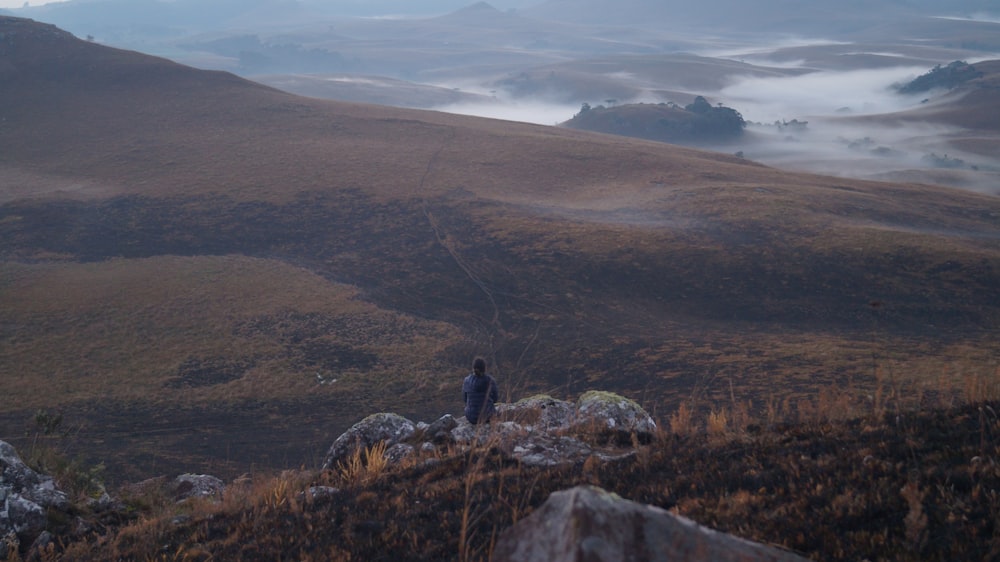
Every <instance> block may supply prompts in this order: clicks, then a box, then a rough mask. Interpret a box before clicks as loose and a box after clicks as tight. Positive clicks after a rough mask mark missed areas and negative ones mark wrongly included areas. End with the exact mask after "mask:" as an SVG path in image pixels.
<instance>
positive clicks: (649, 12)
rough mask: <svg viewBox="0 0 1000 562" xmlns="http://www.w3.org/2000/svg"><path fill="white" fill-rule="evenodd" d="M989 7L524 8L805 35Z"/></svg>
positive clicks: (713, 4)
mask: <svg viewBox="0 0 1000 562" xmlns="http://www.w3.org/2000/svg"><path fill="white" fill-rule="evenodd" d="M991 11H992V12H996V11H997V9H996V7H995V6H994V5H993V3H992V2H989V1H987V0H966V1H962V2H943V1H933V0H929V1H926V2H908V1H906V0H880V1H878V2H864V1H861V0H847V1H844V2H837V3H831V2H827V1H825V0H813V1H806V2H800V1H795V0H769V1H768V2H763V3H762V2H754V3H749V2H740V1H738V0H708V1H705V2H686V1H682V0H666V1H662V2H661V1H651V0H623V1H620V2H619V1H614V2H609V1H607V0H582V1H577V0H548V1H545V2H542V3H541V4H539V5H538V6H535V7H532V8H529V9H526V10H525V13H527V14H528V15H530V16H532V17H539V18H546V19H553V20H560V21H575V22H584V23H618V24H624V23H627V24H630V25H637V26H665V27H666V28H669V29H675V30H678V31H680V30H683V29H684V28H687V27H689V26H695V27H699V28H704V29H706V30H709V29H710V30H714V32H715V33H738V34H748V33H749V34H752V33H759V32H784V33H787V34H790V35H796V34H798V35H802V34H810V33H819V32H823V31H826V32H828V33H837V34H842V33H846V32H857V31H860V30H863V29H866V28H870V27H873V26H877V25H879V24H881V23H883V22H885V21H887V20H891V19H893V18H913V17H918V16H924V17H927V16H966V17H968V16H971V15H973V14H976V13H988V12H991Z"/></svg>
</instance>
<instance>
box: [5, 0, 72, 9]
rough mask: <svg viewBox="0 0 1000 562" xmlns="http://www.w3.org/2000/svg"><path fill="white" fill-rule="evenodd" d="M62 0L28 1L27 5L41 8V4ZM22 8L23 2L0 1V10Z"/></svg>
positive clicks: (14, 0) (12, 0)
mask: <svg viewBox="0 0 1000 562" xmlns="http://www.w3.org/2000/svg"><path fill="white" fill-rule="evenodd" d="M61 1H62V0H29V1H28V4H30V5H32V6H41V5H42V4H50V3H52V2H61ZM21 6H24V0H0V8H20V7H21Z"/></svg>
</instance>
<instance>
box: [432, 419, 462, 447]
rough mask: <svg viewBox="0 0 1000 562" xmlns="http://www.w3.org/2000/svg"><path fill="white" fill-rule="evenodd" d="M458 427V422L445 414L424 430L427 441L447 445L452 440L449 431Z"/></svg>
mask: <svg viewBox="0 0 1000 562" xmlns="http://www.w3.org/2000/svg"><path fill="white" fill-rule="evenodd" d="M456 427H458V421H457V420H456V419H455V417H454V416H452V415H451V414H445V415H443V416H441V417H440V418H438V419H437V420H436V421H435V422H434V423H432V424H430V425H428V426H427V427H426V428H425V429H424V435H425V436H426V438H427V440H428V441H431V442H434V443H447V442H449V441H451V440H452V437H451V430H453V429H455V428H456Z"/></svg>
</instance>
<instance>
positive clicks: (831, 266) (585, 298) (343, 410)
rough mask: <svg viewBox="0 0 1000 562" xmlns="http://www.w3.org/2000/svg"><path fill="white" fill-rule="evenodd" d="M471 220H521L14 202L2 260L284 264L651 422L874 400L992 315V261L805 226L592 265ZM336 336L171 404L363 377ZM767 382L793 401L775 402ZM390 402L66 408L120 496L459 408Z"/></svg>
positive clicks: (669, 233)
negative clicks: (854, 398)
mask: <svg viewBox="0 0 1000 562" xmlns="http://www.w3.org/2000/svg"><path fill="white" fill-rule="evenodd" d="M484 207H485V208H484ZM428 208H432V209H433V212H434V215H435V217H436V220H437V222H438V224H439V225H442V226H441V228H442V229H444V230H445V231H446V233H447V235H448V236H450V237H452V239H457V240H461V241H462V243H463V244H464V246H465V247H467V248H474V251H473V250H469V251H468V255H467V256H466V260H467V261H465V262H464V263H463V262H462V261H461V260H459V259H456V256H455V255H454V254H452V253H449V251H448V248H447V247H446V246H445V245H444V244H442V242H441V240H439V239H438V238H437V236H436V235H435V232H434V231H433V230H432V229H431V228H430V227H429V226H428V216H427V214H426V212H427V209H428ZM956 212H958V211H956ZM961 212H962V213H965V212H966V211H961ZM482 213H485V214H487V215H489V214H499V215H504V216H511V217H516V216H517V214H516V210H513V209H510V208H506V207H504V206H502V205H499V204H496V203H488V204H483V205H480V208H478V209H473V208H471V207H468V206H466V205H465V204H463V203H462V202H461V201H452V200H449V199H447V198H445V199H441V200H432V201H429V202H422V203H421V202H418V201H411V202H406V201H391V202H380V201H378V200H376V199H373V198H371V197H369V196H366V195H364V194H363V193H361V192H359V191H356V190H350V189H348V190H339V191H334V192H331V193H328V194H308V193H303V194H300V195H299V196H298V197H297V198H296V199H295V200H293V201H291V202H289V203H285V204H275V203H269V202H262V201H260V202H239V201H233V200H230V199H228V198H226V197H223V196H210V197H209V196H206V197H200V198H167V199H160V198H151V197H143V196H129V197H116V198H112V199H109V200H105V201H91V202H81V201H33V202H32V201H22V202H11V203H8V204H5V205H4V206H3V207H0V237H2V238H3V239H4V240H5V241H6V242H7V243H6V244H5V245H4V247H3V248H2V249H0V256H2V257H3V258H4V259H7V260H13V261H21V262H31V261H33V260H35V259H42V260H44V259H45V258H44V256H51V255H60V256H68V257H69V258H70V259H72V260H74V261H77V260H78V261H83V262H101V261H104V260H108V259H113V258H143V257H150V256H160V255H227V254H242V255H247V256H255V257H263V258H270V259H278V260H281V261H285V262H289V263H293V264H296V265H299V266H302V267H305V268H306V269H309V270H311V271H314V272H317V273H319V274H321V275H323V276H324V277H327V278H329V279H332V280H335V281H339V282H345V283H350V284H352V285H355V286H358V287H361V288H363V291H364V298H365V299H367V300H369V301H371V302H374V303H377V304H378V305H379V306H381V307H383V308H386V309H389V310H394V311H400V312H404V313H407V314H412V315H414V316H416V317H419V318H432V319H438V320H444V321H447V322H449V323H452V324H455V325H458V326H460V327H462V328H463V331H464V333H465V337H466V338H467V341H465V342H455V344H454V345H453V346H452V351H449V352H448V353H449V355H450V356H448V357H439V358H438V359H439V360H440V361H441V362H442V363H444V364H453V365H459V366H460V365H464V364H465V363H466V362H467V360H468V355H469V352H468V349H470V348H471V349H476V348H477V347H478V349H481V350H484V351H486V352H488V353H489V354H490V355H491V359H492V360H493V361H495V363H496V364H497V365H498V366H499V367H501V368H502V369H506V371H507V373H508V377H507V379H506V380H505V386H506V387H507V389H508V390H510V391H514V392H516V393H520V394H524V395H526V394H528V393H533V392H538V391H542V392H549V393H554V394H558V395H560V396H567V397H573V396H575V395H578V394H579V393H581V392H583V391H586V390H590V389H593V388H610V389H613V390H615V391H616V392H620V393H623V394H626V395H629V396H632V397H636V398H639V399H640V401H641V402H642V403H643V404H647V405H648V407H650V409H651V410H653V411H654V412H658V413H660V414H663V413H665V412H668V411H672V409H673V408H675V407H676V406H677V404H679V403H680V402H681V401H682V400H686V399H690V398H693V397H695V398H699V399H704V402H703V404H711V403H712V400H715V401H718V400H719V399H720V398H721V399H722V400H723V401H725V402H729V403H730V405H731V406H732V405H734V404H732V402H735V401H736V398H734V396H737V395H738V397H739V401H741V402H743V401H753V402H754V403H755V404H756V405H757V408H758V411H759V409H760V408H761V407H762V406H763V404H765V402H766V401H767V400H768V399H769V397H772V396H775V395H778V396H780V397H781V398H787V397H789V396H791V395H794V394H799V395H809V394H812V395H814V394H815V391H816V388H817V387H838V386H845V385H846V384H847V382H846V381H848V380H855V381H857V380H865V379H868V380H867V382H863V383H862V384H861V386H862V387H868V388H869V389H870V388H871V387H872V385H873V384H874V381H872V380H870V379H871V377H872V371H873V368H872V363H873V361H877V360H879V358H880V357H881V356H885V355H889V354H894V355H895V356H897V357H898V356H904V355H905V356H908V360H909V361H911V362H912V363H919V362H920V360H921V358H923V357H935V356H936V355H937V354H938V353H939V352H940V350H941V348H942V347H943V346H946V345H948V344H949V343H952V342H964V341H969V342H981V341H985V339H987V338H988V334H989V333H990V332H991V331H992V326H993V323H994V322H995V318H996V316H997V312H996V311H997V310H998V309H1000V293H997V291H996V290H995V287H997V286H1000V268H998V267H997V264H996V263H995V261H993V260H991V259H989V256H990V255H991V254H990V253H989V251H988V250H987V251H986V252H985V253H984V254H982V255H978V254H975V253H971V254H969V255H968V256H964V255H961V254H948V255H945V256H938V255H937V254H935V253H933V252H930V251H919V250H917V249H915V248H907V247H905V246H902V247H897V248H896V249H895V250H893V252H892V253H888V254H877V253H876V254H871V255H866V256H861V257H857V256H853V255H850V254H847V253H845V251H842V250H839V249H836V248H834V249H833V250H828V251H815V250H814V249H811V248H809V247H807V246H804V245H802V244H805V242H803V241H804V240H808V239H809V237H810V236H816V233H811V234H810V233H809V232H804V231H796V230H794V229H796V228H801V227H798V226H796V225H795V224H791V223H790V224H788V225H785V226H784V227H782V228H785V229H786V230H787V231H774V230H765V229H763V228H762V227H761V225H755V224H744V225H729V226H725V225H723V224H722V223H718V222H712V221H711V220H709V219H708V218H706V220H704V221H701V223H700V224H701V226H699V227H698V228H693V229H686V230H684V231H676V230H666V231H663V230H648V231H632V230H629V229H625V230H624V231H622V230H617V229H615V228H614V227H613V226H608V227H606V234H607V235H608V236H619V237H620V236H625V237H626V238H625V240H626V241H627V242H626V243H625V244H623V247H622V249H621V250H620V251H615V252H609V253H606V254H603V255H602V254H594V255H583V254H581V253H578V252H576V251H574V250H572V249H570V248H572V246H567V247H566V249H560V248H559V241H560V236H565V237H566V239H567V240H568V239H571V236H572V227H573V225H574V222H573V220H566V222H565V228H566V229H567V232H566V233H565V234H560V228H558V227H556V226H553V227H552V228H551V230H550V231H549V232H548V233H541V232H539V233H532V232H521V233H519V235H518V237H517V238H516V239H513V240H512V239H509V238H501V237H499V236H498V235H496V234H495V231H490V230H488V229H484V228H481V227H479V226H477V223H478V222H479V221H480V218H481V217H482ZM505 214H506V215H505ZM776 228H777V227H776ZM623 233H624V234H623ZM973 234H975V233H973ZM977 236H982V237H985V238H984V241H983V244H984V248H990V247H991V245H992V244H993V241H992V240H990V239H989V238H988V236H989V233H988V232H983V233H979V234H978V235H977ZM973 238H975V237H973ZM789 240H798V242H795V243H792V242H790V241H789ZM38 256H43V257H42V258H38ZM984 256H985V257H984ZM469 264H471V273H470V270H469V269H468V268H469ZM463 265H465V266H466V269H463ZM472 274H474V275H475V276H476V277H475V279H470V275H472ZM473 281H475V282H473ZM180 313H183V312H182V311H181V312H180ZM330 322H335V320H332V319H330V318H327V317H324V316H322V315H317V314H310V313H302V314H293V315H290V316H287V317H274V318H271V317H266V316H261V317H257V318H256V319H254V320H252V321H248V322H244V323H242V324H239V325H237V326H234V328H233V336H234V337H240V336H244V335H247V334H256V335H261V336H262V337H265V338H267V339H269V340H271V341H275V342H279V343H280V344H281V351H280V352H279V355H278V356H276V357H275V356H272V357H262V356H258V355H254V354H253V353H249V354H246V355H242V356H232V357H195V356H192V357H189V358H187V359H186V360H184V361H183V362H182V363H181V364H180V367H179V368H178V369H177V370H176V371H175V372H174V373H173V375H172V376H171V377H170V378H168V379H167V380H165V381H164V383H163V385H164V386H163V388H164V392H166V393H169V391H172V390H188V389H198V388H201V387H212V386H215V385H223V384H225V383H226V382H229V381H232V380H236V379H239V378H240V377H241V376H243V374H244V373H245V372H247V371H248V370H249V369H251V368H253V367H254V366H255V365H256V364H257V363H258V362H261V361H264V360H268V359H275V358H277V359H280V360H282V361H285V362H287V363H288V364H290V365H292V366H293V367H294V368H296V369H298V370H301V371H302V372H309V373H311V372H313V371H315V372H317V373H322V374H324V376H325V375H326V374H328V373H335V372H337V371H338V369H341V368H345V367H349V368H352V369H356V370H358V371H360V372H366V371H368V370H369V369H370V368H372V367H373V366H374V365H376V364H377V363H378V361H379V357H378V354H377V352H376V351H372V349H371V348H370V347H367V346H366V345H364V344H365V342H364V341H361V340H362V339H363V338H362V339H359V340H358V342H333V341H330V340H329V339H324V338H323V335H324V334H327V333H331V332H333V331H335V330H336V329H339V328H342V327H340V326H337V325H331V324H330ZM28 328H29V326H25V327H24V328H19V329H18V331H19V332H20V333H21V335H24V333H25V332H23V330H24V329H28ZM366 329H375V328H373V327H370V326H369V327H368V328H366ZM340 331H345V330H340ZM346 331H348V332H349V331H351V330H350V329H348V330H346ZM14 334H15V332H11V334H10V335H9V336H10V337H14ZM796 338H799V339H801V338H811V339H806V340H805V342H806V343H803V344H802V346H801V347H800V348H799V349H798V351H796V350H792V351H779V350H777V348H778V347H780V344H782V343H783V342H784V340H787V339H796ZM838 338H839V340H838V341H841V342H842V341H848V342H851V341H853V342H856V343H855V344H854V345H855V346H856V347H857V349H850V350H847V351H845V352H839V351H838V352H837V353H844V357H835V356H830V355H825V356H824V355H822V352H817V355H816V356H812V355H810V352H809V351H808V348H809V347H810V346H813V347H815V348H817V349H822V348H824V346H825V345H826V343H825V342H826V341H827V340H834V339H838ZM470 341H471V343H470ZM810 342H811V343H810ZM838 345H839V344H838ZM803 350H806V351H803ZM481 352H482V351H481ZM876 355H877V356H880V357H876ZM956 359H957V360H961V359H962V358H961V357H958V358H956ZM521 365H529V366H530V368H528V369H521V368H520V366H521ZM442 376H444V377H446V376H449V375H448V374H447V373H444V374H442ZM455 376H458V375H455ZM776 379H780V380H782V381H783V383H782V385H781V388H780V389H778V390H777V391H776V389H775V388H774V382H773V381H774V380H776ZM373 384H375V383H373ZM861 390H864V388H859V389H852V390H851V391H852V392H854V391H861ZM699 392H700V393H702V394H703V395H702V396H696V394H697V393H699ZM400 393H402V392H401V391H400V390H398V389H393V390H392V392H390V393H389V394H400ZM382 394H386V391H385V390H379V389H378V388H377V385H376V386H368V387H366V388H364V389H360V390H357V391H355V392H350V393H346V394H344V395H338V399H337V403H336V404H329V403H326V402H324V401H323V400H322V399H310V398H308V397H303V398H302V399H299V400H273V399H271V398H269V397H267V396H260V397H259V398H258V399H256V400H250V401H234V402H232V403H220V404H213V405H204V404H179V403H177V402H174V401H172V400H171V399H169V398H166V399H164V398H163V397H150V398H149V399H148V400H145V401H132V402H128V403H121V402H119V401H117V400H115V399H114V398H110V399H109V400H107V401H94V402H92V403H87V404H65V405H59V406H58V408H59V410H60V411H61V413H63V414H64V416H65V418H66V419H67V420H71V421H72V423H73V424H76V425H77V426H78V427H80V428H81V429H80V431H79V432H78V434H77V436H78V440H77V445H76V451H74V453H77V454H82V455H85V456H86V457H87V458H88V459H90V460H91V461H92V462H94V463H97V462H103V463H104V464H105V465H106V466H107V467H108V474H109V476H110V477H111V478H112V479H113V480H116V481H120V480H125V479H134V478H139V477H144V476H152V475H156V474H162V473H174V472H185V471H191V470H198V471H202V472H213V473H217V474H219V475H221V476H227V477H233V476H236V475H238V474H241V473H243V472H247V471H249V470H252V469H253V468H254V467H267V468H276V467H282V466H316V464H317V463H316V459H318V458H319V457H320V456H321V455H322V454H323V452H324V451H325V448H326V447H328V446H329V444H330V443H331V442H332V440H333V439H334V438H336V436H337V435H339V434H340V432H342V431H344V430H345V429H346V428H347V427H349V426H350V425H351V424H352V423H354V422H356V421H357V420H358V419H360V418H361V417H363V416H364V415H367V414H369V413H373V412H374V411H377V409H382V408H387V407H389V408H392V410H393V411H397V412H398V413H401V414H403V415H408V416H414V417H415V419H417V420H424V421H432V420H433V419H436V418H437V417H438V416H440V415H441V414H443V413H446V412H453V413H454V412H457V409H458V407H459V406H460V404H458V398H457V396H451V395H447V396H445V395H443V394H442V395H435V396H419V395H412V394H407V396H406V397H405V399H402V400H398V401H397V402H398V403H394V404H390V403H387V402H385V401H381V402H379V401H378V400H373V398H372V396H375V397H378V396H379V395H382ZM164 396H167V394H165V395H164ZM519 397H520V396H518V395H514V396H512V398H514V399H516V398H519ZM400 408H402V409H400ZM33 414H34V411H22V410H15V409H11V410H8V411H7V412H5V413H4V414H3V427H4V428H5V433H7V434H8V435H5V436H7V437H9V438H11V440H12V441H14V442H15V444H17V443H18V440H20V439H22V437H21V436H22V435H23V434H30V433H31V432H32V430H33V428H32V427H30V419H31V417H32V415H33ZM22 442H23V441H22Z"/></svg>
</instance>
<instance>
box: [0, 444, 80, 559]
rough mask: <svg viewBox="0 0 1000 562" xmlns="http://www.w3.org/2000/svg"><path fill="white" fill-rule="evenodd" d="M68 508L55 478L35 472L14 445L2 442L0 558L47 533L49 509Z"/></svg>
mask: <svg viewBox="0 0 1000 562" xmlns="http://www.w3.org/2000/svg"><path fill="white" fill-rule="evenodd" d="M68 507H69V500H68V499H67V498H66V494H65V493H63V492H62V491H60V490H58V489H57V488H56V486H55V483H54V482H53V480H52V478H51V477H49V476H45V475H42V474H39V473H37V472H35V471H34V470H32V469H31V467H29V466H28V465H26V464H25V463H24V461H22V460H21V457H19V456H18V454H17V451H16V450H15V449H14V447H13V446H12V445H10V444H9V443H7V442H5V441H0V559H4V560H6V559H7V557H8V556H9V555H10V553H11V551H13V550H16V549H17V548H18V547H19V545H22V544H31V543H32V541H34V540H35V539H36V538H37V537H38V536H39V535H40V534H41V533H42V532H43V531H45V526H46V523H47V517H46V511H47V510H48V509H57V510H60V511H65V510H67V509H68Z"/></svg>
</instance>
